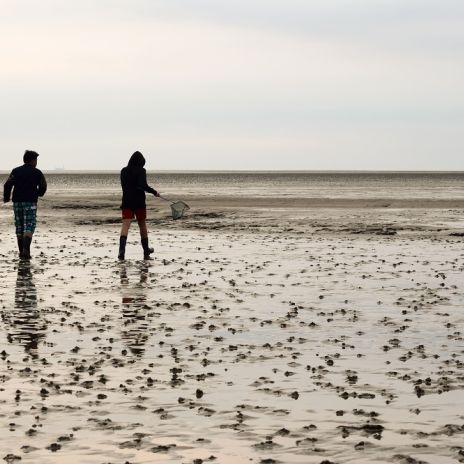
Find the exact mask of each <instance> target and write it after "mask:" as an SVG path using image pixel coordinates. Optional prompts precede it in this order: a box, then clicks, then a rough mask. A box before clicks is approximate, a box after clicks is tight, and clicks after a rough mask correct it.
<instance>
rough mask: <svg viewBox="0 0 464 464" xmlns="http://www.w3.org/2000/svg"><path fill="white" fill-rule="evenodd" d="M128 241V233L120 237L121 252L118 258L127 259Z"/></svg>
mask: <svg viewBox="0 0 464 464" xmlns="http://www.w3.org/2000/svg"><path fill="white" fill-rule="evenodd" d="M126 243H127V235H121V236H120V237H119V254H118V259H121V260H123V259H125V257H126Z"/></svg>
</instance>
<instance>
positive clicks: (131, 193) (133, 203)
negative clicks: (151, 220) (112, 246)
mask: <svg viewBox="0 0 464 464" xmlns="http://www.w3.org/2000/svg"><path fill="white" fill-rule="evenodd" d="M144 166H145V158H144V157H143V155H142V153H140V152H139V151H136V152H135V153H134V154H133V155H132V156H131V158H130V160H129V163H128V164H127V166H126V167H125V168H123V169H122V170H121V187H122V204H121V210H122V228H121V236H120V238H119V254H118V258H119V259H121V260H122V259H124V258H125V253H126V243H127V235H128V233H129V228H130V225H131V222H132V220H133V219H134V218H136V219H137V222H138V225H139V229H140V239H141V243H142V248H143V256H144V259H151V257H150V255H151V254H152V253H153V251H154V250H153V248H150V247H149V246H148V230H147V223H146V219H147V207H146V203H145V192H147V193H151V194H153V195H155V197H158V196H159V194H158V192H157V191H156V190H155V189H153V188H151V187H150V186H149V185H148V184H147V172H146V171H145V168H144Z"/></svg>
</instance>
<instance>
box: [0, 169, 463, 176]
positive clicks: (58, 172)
mask: <svg viewBox="0 0 464 464" xmlns="http://www.w3.org/2000/svg"><path fill="white" fill-rule="evenodd" d="M43 172H44V173H45V174H47V175H79V174H92V175H104V174H108V175H114V174H119V172H120V171H119V170H90V169H89V170H79V169H75V170H73V169H70V170H67V169H66V170H65V169H64V170H61V169H51V170H48V169H43ZM9 173H10V171H8V170H0V175H6V174H9ZM147 173H148V174H197V175H198V174H328V175H347V174H355V175H379V174H380V175H385V174H399V175H401V174H409V175H435V174H439V175H443V174H445V175H455V174H464V170H463V171H457V170H456V171H432V170H430V171H405V170H404V171H392V170H375V171H371V170H238V169H237V170H163V169H158V170H147Z"/></svg>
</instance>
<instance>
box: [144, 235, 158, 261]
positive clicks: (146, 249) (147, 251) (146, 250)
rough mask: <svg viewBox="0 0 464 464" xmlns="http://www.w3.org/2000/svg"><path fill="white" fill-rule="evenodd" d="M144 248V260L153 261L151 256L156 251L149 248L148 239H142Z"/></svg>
mask: <svg viewBox="0 0 464 464" xmlns="http://www.w3.org/2000/svg"><path fill="white" fill-rule="evenodd" d="M141 242H142V247H143V259H151V258H150V255H151V254H152V253H153V252H154V251H155V250H154V249H153V248H150V247H149V246H148V237H147V238H142V240H141Z"/></svg>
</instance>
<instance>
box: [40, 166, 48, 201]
mask: <svg viewBox="0 0 464 464" xmlns="http://www.w3.org/2000/svg"><path fill="white" fill-rule="evenodd" d="M46 191H47V181H46V180H45V176H44V175H43V173H42V172H41V173H40V181H39V197H43V196H44V195H45V192H46Z"/></svg>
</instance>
